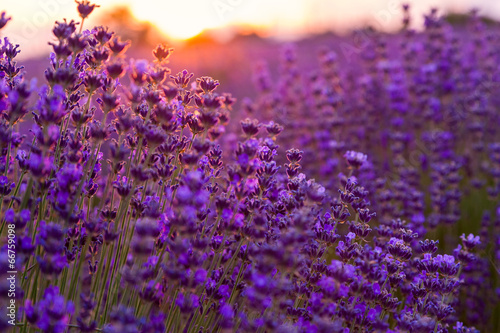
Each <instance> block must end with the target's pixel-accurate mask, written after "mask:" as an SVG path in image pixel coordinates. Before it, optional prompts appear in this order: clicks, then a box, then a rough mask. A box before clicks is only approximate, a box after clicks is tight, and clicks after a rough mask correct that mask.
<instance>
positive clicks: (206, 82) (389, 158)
mask: <svg viewBox="0 0 500 333" xmlns="http://www.w3.org/2000/svg"><path fill="white" fill-rule="evenodd" d="M95 7H97V6H96V5H94V4H91V3H90V2H88V1H77V10H78V12H79V14H80V18H81V21H80V22H75V21H73V20H72V21H69V22H68V21H67V20H64V21H63V22H56V24H55V26H54V29H53V34H54V36H55V40H56V41H55V42H53V43H51V46H52V48H53V52H52V54H51V56H50V65H49V67H48V68H47V69H46V71H45V79H46V84H45V85H43V86H41V87H37V85H36V83H34V82H27V81H26V80H24V73H23V71H22V69H23V67H22V66H19V65H18V64H17V62H16V60H15V58H16V56H17V54H18V53H19V50H18V45H13V44H12V43H11V42H10V41H9V39H8V38H4V39H3V40H2V41H1V43H0V113H1V120H0V150H1V152H2V154H1V157H0V173H1V175H0V195H1V200H0V216H1V227H0V228H1V229H0V234H1V237H2V247H1V249H0V265H1V266H2V270H1V271H0V275H1V276H0V286H1V288H0V289H1V290H2V293H0V305H1V306H2V309H5V308H6V306H7V304H8V303H9V302H10V299H9V298H8V296H7V295H8V293H7V292H6V291H7V290H8V289H9V285H8V284H7V283H8V280H7V278H6V277H7V274H8V273H7V272H8V271H12V270H16V271H17V272H18V273H17V274H18V275H17V277H18V279H17V280H16V301H17V303H16V304H18V306H19V307H18V309H19V311H18V313H17V317H16V318H15V319H14V320H11V319H10V318H9V317H5V316H4V314H3V312H2V317H1V319H0V330H2V331H3V330H7V329H11V330H13V331H16V332H38V331H42V332H70V331H80V332H94V331H98V332H145V333H149V332H151V333H153V332H158V333H164V332H317V333H320V332H343V333H347V332H478V331H479V329H481V330H484V331H491V332H492V331H494V330H495V328H498V323H496V322H494V321H492V320H490V318H495V316H494V313H495V311H496V312H498V308H497V309H495V308H494V305H495V304H497V302H498V294H495V293H494V292H492V290H495V288H497V285H498V271H496V272H495V270H494V268H495V267H498V266H497V265H498V263H499V262H500V255H499V253H500V238H499V237H500V236H499V235H500V233H499V232H498V231H499V228H500V210H497V212H496V216H495V217H493V216H491V215H492V214H491V212H492V211H494V205H491V204H488V201H487V200H488V199H487V196H490V197H496V195H497V194H498V193H497V192H498V190H499V184H500V182H499V176H500V174H499V173H498V172H496V170H497V169H498V168H500V164H499V163H500V149H499V147H500V144H499V143H498V142H500V138H499V137H498V133H497V132H496V131H495V128H496V126H498V125H499V119H500V113H499V112H498V109H497V107H496V106H495V99H494V97H495V96H493V95H494V94H492V93H491V91H490V90H487V89H486V88H485V87H484V85H483V83H484V81H483V80H484V79H485V78H486V77H487V75H490V74H491V73H496V70H497V68H496V67H495V66H496V65H495V64H496V62H495V61H496V60H498V59H497V56H496V54H495V52H494V51H495V50H496V48H495V47H497V46H498V43H496V39H495V38H494V37H493V36H491V35H489V34H488V30H487V29H485V28H484V26H483V25H482V23H481V22H480V21H479V19H477V18H476V17H473V19H472V22H471V29H472V30H471V36H470V37H469V39H466V38H465V39H461V38H460V36H461V35H460V34H459V33H457V32H455V31H454V30H453V29H451V27H450V26H449V25H447V24H446V22H445V21H444V20H443V19H441V18H439V17H437V15H436V14H435V13H434V12H432V13H431V14H430V15H429V16H428V17H427V18H426V30H425V31H424V32H422V33H416V32H413V31H411V30H407V29H406V30H404V31H403V33H402V38H401V39H400V40H398V41H399V42H401V43H400V44H398V45H393V44H390V45H389V43H388V41H387V40H386V36H384V35H374V36H373V38H374V39H373V40H371V41H370V43H372V44H373V45H370V46H367V47H366V49H365V52H364V53H363V56H362V57H360V59H358V61H359V66H348V67H343V68H340V66H338V65H339V64H338V57H337V55H336V54H335V53H334V52H332V51H322V52H321V54H320V61H321V66H320V69H319V70H318V72H316V73H313V74H311V75H309V73H307V74H303V73H302V72H301V71H300V70H299V68H298V66H297V64H296V56H295V52H294V49H293V47H289V48H286V50H285V57H284V60H283V73H282V77H281V78H280V81H279V83H278V84H277V85H276V86H274V85H273V82H272V80H271V77H270V75H269V73H268V72H267V71H266V68H265V66H262V67H259V70H258V72H257V73H256V77H255V78H256V82H257V85H258V88H259V91H260V93H259V97H258V98H257V100H256V101H254V102H251V101H245V103H244V105H245V106H244V108H245V110H246V112H247V113H248V115H249V118H246V119H243V118H244V117H241V116H239V115H238V114H237V112H235V111H236V110H235V111H233V108H236V107H235V105H236V104H235V102H236V101H235V98H233V97H232V96H231V95H230V94H228V93H220V92H219V85H220V84H219V82H218V81H217V80H214V79H213V78H211V77H207V76H202V77H199V78H195V76H194V74H193V73H190V72H189V71H187V70H184V71H181V72H179V73H177V74H175V75H174V74H171V73H170V69H169V68H168V67H167V66H168V59H169V57H170V56H171V54H172V52H173V49H171V48H169V47H167V46H165V45H158V47H157V48H156V49H155V50H154V51H153V56H154V60H153V61H152V62H149V61H146V60H129V59H127V58H126V56H125V55H124V53H125V51H126V49H127V48H128V46H129V44H130V43H129V42H124V41H121V40H120V38H119V37H117V36H115V34H114V33H113V32H111V31H109V30H108V29H107V28H105V27H95V28H93V29H91V30H84V29H83V23H84V21H85V19H86V18H87V17H88V16H89V15H90V14H91V13H92V12H93V10H94V9H95ZM408 10H409V9H408V8H407V7H405V11H406V16H405V20H409V16H408V14H407V11H408ZM9 19H10V18H7V17H6V15H5V14H2V16H1V17H0V29H1V28H3V26H5V25H6V24H7V22H8V20H9ZM406 25H407V24H406ZM406 25H405V26H406ZM390 48H394V49H395V50H396V51H397V52H396V51H395V52H393V51H392V50H390ZM471 91H475V92H476V93H474V94H471ZM459 108H462V109H460V110H464V111H463V112H465V113H462V114H456V112H458V111H457V110H458V109H459ZM258 112H261V113H258ZM233 113H235V114H233ZM311 115H313V117H311ZM460 115H466V117H468V118H467V119H466V121H462V120H461V119H459V118H457V117H459V116H460ZM230 116H231V117H232V118H235V119H239V118H241V119H239V120H241V121H240V124H241V130H240V132H239V133H240V134H241V136H240V141H238V142H237V143H236V144H235V145H234V146H233V147H232V146H231V144H228V142H226V140H224V138H225V132H226V129H227V128H230V127H228V126H227V125H228V124H229V122H230ZM250 116H252V117H260V118H261V119H266V117H269V118H270V119H266V120H265V122H261V121H259V120H256V119H250ZM23 120H24V122H23ZM278 122H279V123H278ZM26 123H27V124H29V125H30V126H31V129H29V130H27V129H25V124H26ZM28 127H29V126H28ZM496 140H498V141H496ZM421 146H423V147H425V148H424V149H420V150H419V147H421ZM292 147H299V148H300V149H302V150H299V149H296V148H292ZM415 158H416V161H415ZM313 177H314V178H313ZM481 195H482V196H481ZM476 196H479V199H478V200H474V198H475V197H476ZM493 201H494V200H493ZM468 202H472V205H475V206H474V207H475V208H477V207H480V208H481V209H482V210H481V212H480V214H483V215H484V216H483V217H482V218H481V216H480V217H479V218H478V219H477V220H475V219H474V218H475V216H474V215H470V214H472V213H470V211H474V210H471V209H470V208H469V207H468V206H467V203H468ZM476 206H477V207H476ZM483 208H484V209H483ZM464 224H467V226H465V227H464ZM10 226H13V228H14V229H15V242H14V243H13V244H11V243H8V242H7V241H6V242H3V240H4V239H5V240H7V236H6V235H7V229H8V228H10ZM469 231H470V232H474V233H469ZM460 235H461V236H460ZM8 245H15V247H14V248H15V251H16V252H15V253H16V257H15V267H14V268H13V267H11V266H10V265H11V264H10V262H11V261H9V259H10V257H9V253H10V252H9V251H8V250H9V249H11V247H9V246H8ZM491 253H493V255H490V254H491ZM6 281H7V282H6ZM497 290H498V289H497ZM2 311H3V310H2ZM497 314H498V313H497ZM497 317H498V316H497ZM475 327H476V328H477V329H476V328H475Z"/></svg>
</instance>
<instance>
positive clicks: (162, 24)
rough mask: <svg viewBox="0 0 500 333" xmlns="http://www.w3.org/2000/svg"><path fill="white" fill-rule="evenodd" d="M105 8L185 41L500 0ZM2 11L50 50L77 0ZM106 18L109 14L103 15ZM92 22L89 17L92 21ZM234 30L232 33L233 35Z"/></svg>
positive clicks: (12, 26)
mask: <svg viewBox="0 0 500 333" xmlns="http://www.w3.org/2000/svg"><path fill="white" fill-rule="evenodd" d="M94 2H95V3H97V4H99V5H100V6H101V7H100V8H98V9H96V11H95V14H92V16H91V19H94V20H96V19H97V18H100V19H101V20H102V19H103V15H105V13H106V12H109V10H111V9H112V8H113V7H114V6H117V5H120V6H128V7H129V8H130V10H131V12H132V13H133V15H134V16H135V17H136V18H137V19H138V20H140V21H148V22H151V23H152V24H154V25H155V26H157V27H158V28H159V29H160V30H161V31H162V32H163V33H164V34H165V35H167V36H168V37H170V38H173V39H177V40H183V39H187V38H191V37H193V36H195V35H197V34H199V33H201V32H203V31H204V30H207V29H219V30H218V31H220V35H221V36H222V37H224V36H226V37H227V35H228V33H227V31H226V32H222V29H221V28H225V27H229V26H233V27H234V26H244V27H245V29H246V30H247V31H248V30H254V31H258V32H259V33H261V34H262V35H266V36H274V37H277V38H281V39H294V38H299V37H301V36H304V35H305V34H308V33H315V32H324V31H328V30H335V31H341V32H342V31H346V30H347V29H350V28H353V27H360V26H362V25H366V24H370V25H372V26H373V27H375V28H376V29H379V30H391V29H394V28H395V27H398V25H399V24H400V20H401V14H400V7H401V4H402V3H410V4H411V6H412V12H413V17H415V18H420V19H416V20H415V22H414V23H413V24H414V26H415V27H418V26H421V23H422V19H421V17H422V14H423V13H425V12H427V11H428V10H429V9H430V8H431V7H436V8H439V10H440V11H441V12H446V11H455V12H465V11H468V10H470V9H472V8H478V9H479V10H480V13H481V14H482V15H488V16H490V17H492V18H495V19H500V1H495V0H481V1H477V0H476V1H474V0H420V1H415V0H412V1H399V0H351V1H331V0H273V1H266V0H252V1H250V0H182V1H178V0H167V1H159V0H158V1H154V0H122V1H120V0H107V1H104V0H95V1H94ZM0 10H6V11H7V12H8V14H9V15H10V16H12V17H13V20H12V22H10V23H9V25H8V26H7V28H6V30H5V32H4V33H5V34H7V35H9V36H11V38H12V39H14V40H15V41H16V42H17V43H19V44H21V46H22V49H23V57H29V56H35V55H39V54H41V53H47V52H48V51H49V47H48V46H47V44H46V42H45V41H46V40H47V38H50V36H51V32H50V29H51V28H50V27H51V25H52V24H53V23H54V21H56V20H62V19H63V18H65V17H66V18H68V19H75V20H77V19H78V15H77V13H76V9H75V2H74V1H73V0H23V1H3V2H2V4H1V7H0ZM104 22H105V18H104ZM92 23H93V22H88V23H87V24H88V25H87V26H90V25H91V24H92ZM229 35H230V34H229Z"/></svg>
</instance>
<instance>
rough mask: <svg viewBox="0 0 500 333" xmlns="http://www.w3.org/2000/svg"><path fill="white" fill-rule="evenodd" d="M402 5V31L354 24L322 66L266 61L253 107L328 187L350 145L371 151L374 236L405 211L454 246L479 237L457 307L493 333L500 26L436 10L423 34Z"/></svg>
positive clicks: (290, 55)
mask: <svg viewBox="0 0 500 333" xmlns="http://www.w3.org/2000/svg"><path fill="white" fill-rule="evenodd" d="M403 12H404V21H403V30H402V31H401V32H400V33H399V34H398V35H384V34H379V33H374V32H372V31H370V30H365V31H357V32H355V33H354V34H353V35H352V36H351V39H349V38H347V39H346V42H345V43H342V44H340V45H336V47H334V48H335V49H336V50H337V51H338V52H335V51H333V50H328V49H323V50H321V51H320V53H319V64H320V66H319V68H318V70H316V71H303V70H301V69H300V64H299V60H300V59H297V50H296V48H295V47H294V46H293V45H291V46H288V47H286V48H285V49H284V52H283V59H282V67H281V69H280V76H279V80H277V82H273V80H272V78H271V77H272V75H271V74H270V72H269V70H268V68H267V67H266V66H265V65H260V66H258V67H257V70H256V72H255V76H254V81H255V83H256V87H257V90H258V91H259V96H258V98H257V99H256V100H255V101H250V100H247V101H245V104H246V111H247V113H248V114H250V115H251V114H255V113H256V112H262V113H264V114H265V115H266V116H267V117H268V118H269V119H278V120H279V121H280V122H281V123H282V124H284V126H285V127H286V128H293V130H292V131H288V132H284V133H283V135H282V136H281V137H280V139H281V141H280V140H278V142H279V143H280V144H281V145H297V146H300V147H301V149H303V150H304V152H305V156H304V160H303V167H304V169H305V170H307V173H308V175H309V176H310V177H312V178H315V179H316V180H318V181H319V182H321V183H322V184H323V185H324V186H325V187H326V189H327V192H329V193H332V194H333V193H335V192H336V191H337V189H338V187H339V186H341V182H342V178H343V177H345V176H344V175H343V174H342V172H345V171H344V169H343V168H344V164H343V155H344V152H345V150H346V149H355V150H357V151H363V152H368V155H369V159H368V162H367V163H365V164H364V165H363V167H362V168H361V170H360V171H359V172H358V174H357V176H358V179H359V182H360V183H362V184H363V185H364V186H365V187H366V188H367V189H368V190H369V192H370V195H369V199H370V201H371V206H372V208H373V210H375V211H376V212H377V222H379V223H380V224H381V226H380V227H378V228H377V229H378V230H377V231H376V233H378V234H379V235H382V234H383V233H384V232H386V231H385V230H389V229H388V228H387V227H388V226H389V227H390V225H391V224H392V223H393V222H391V221H392V220H393V219H394V218H400V219H401V220H406V221H408V224H407V226H408V227H409V228H411V229H412V230H414V231H415V232H416V233H418V235H419V237H423V236H424V235H430V236H432V237H434V238H437V239H439V240H440V244H439V249H440V250H441V251H444V252H446V253H450V252H451V251H452V250H453V249H455V248H456V247H457V246H459V245H458V241H459V237H460V236H461V235H463V234H464V233H466V234H469V233H471V232H473V233H475V234H480V236H481V242H482V245H481V246H480V253H481V258H476V259H478V260H475V261H474V262H473V263H469V264H467V265H462V266H463V268H464V269H465V270H466V271H467V273H466V274H464V275H463V276H461V278H462V279H463V280H464V284H465V285H467V288H464V290H463V291H461V292H460V304H457V305H458V306H456V307H455V310H456V313H455V315H456V316H458V317H460V318H462V319H463V320H466V321H467V322H468V323H470V324H474V325H476V327H481V328H482V329H484V331H494V329H493V328H492V327H496V328H497V329H498V328H499V327H500V326H499V323H498V322H496V321H497V319H496V318H497V317H498V316H496V315H495V313H497V314H498V311H499V310H500V309H499V307H498V297H499V289H498V274H499V268H498V267H500V265H499V259H500V257H499V250H500V236H499V231H500V229H499V228H500V207H499V206H498V197H499V194H500V132H499V131H498V128H499V126H500V112H499V107H498V103H499V102H500V100H499V98H498V92H499V91H500V89H499V88H500V72H499V68H498V63H499V60H500V59H499V56H498V55H499V51H500V38H499V34H498V28H497V27H487V26H486V25H485V23H484V22H483V21H482V20H481V19H480V18H479V17H478V16H477V12H475V11H473V12H472V13H471V15H470V17H469V21H468V22H467V26H466V27H465V28H454V27H453V26H451V25H450V24H449V23H448V22H447V21H446V19H445V18H444V17H439V16H438V15H437V11H436V10H432V11H431V12H430V13H429V15H427V16H426V17H425V30H424V31H422V32H418V33H417V32H415V31H413V30H410V29H408V28H407V27H408V25H409V23H410V14H409V7H408V6H404V7H403ZM308 60H309V62H311V60H313V59H308ZM309 67H310V66H309ZM256 110H258V111H256ZM318 119H321V120H320V121H318ZM339 173H340V176H338V177H337V175H338V174H339ZM381 232H382V233H381ZM462 237H463V236H462ZM374 240H375V241H376V240H377V238H375V239H374ZM376 244H377V243H376ZM455 251H456V250H455ZM455 256H457V253H456V252H455ZM462 274H463V273H462ZM406 278H410V279H409V281H411V275H408V274H407V275H406ZM495 322H496V323H495ZM488 325H493V326H488Z"/></svg>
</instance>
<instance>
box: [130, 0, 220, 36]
mask: <svg viewBox="0 0 500 333" xmlns="http://www.w3.org/2000/svg"><path fill="white" fill-rule="evenodd" d="M207 4H210V2H204V1H193V0H190V1H182V2H180V1H179V2H164V3H158V2H154V3H151V2H141V3H140V4H139V3H138V2H136V1H134V2H132V3H131V4H130V7H131V11H132V12H133V13H134V16H136V17H137V18H138V19H140V20H146V21H149V22H151V23H153V24H154V25H156V26H157V27H158V28H159V29H160V30H161V31H164V32H165V33H167V34H168V35H169V36H170V37H172V38H175V39H188V38H191V37H194V36H196V35H198V34H200V33H201V32H202V31H203V30H205V29H211V28H215V27H217V26H222V25H223V23H224V22H217V21H216V20H214V18H215V17H214V15H216V14H215V12H214V11H212V12H210V9H211V8H210V6H207ZM212 10H213V9H212Z"/></svg>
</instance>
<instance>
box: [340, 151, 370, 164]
mask: <svg viewBox="0 0 500 333" xmlns="http://www.w3.org/2000/svg"><path fill="white" fill-rule="evenodd" d="M344 158H345V159H346V161H347V163H348V164H349V166H351V167H353V168H354V169H359V168H360V167H361V166H362V165H363V164H364V163H365V162H366V160H367V158H368V156H366V155H365V154H363V153H360V152H357V151H353V150H348V151H347V152H346V153H345V154H344Z"/></svg>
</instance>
